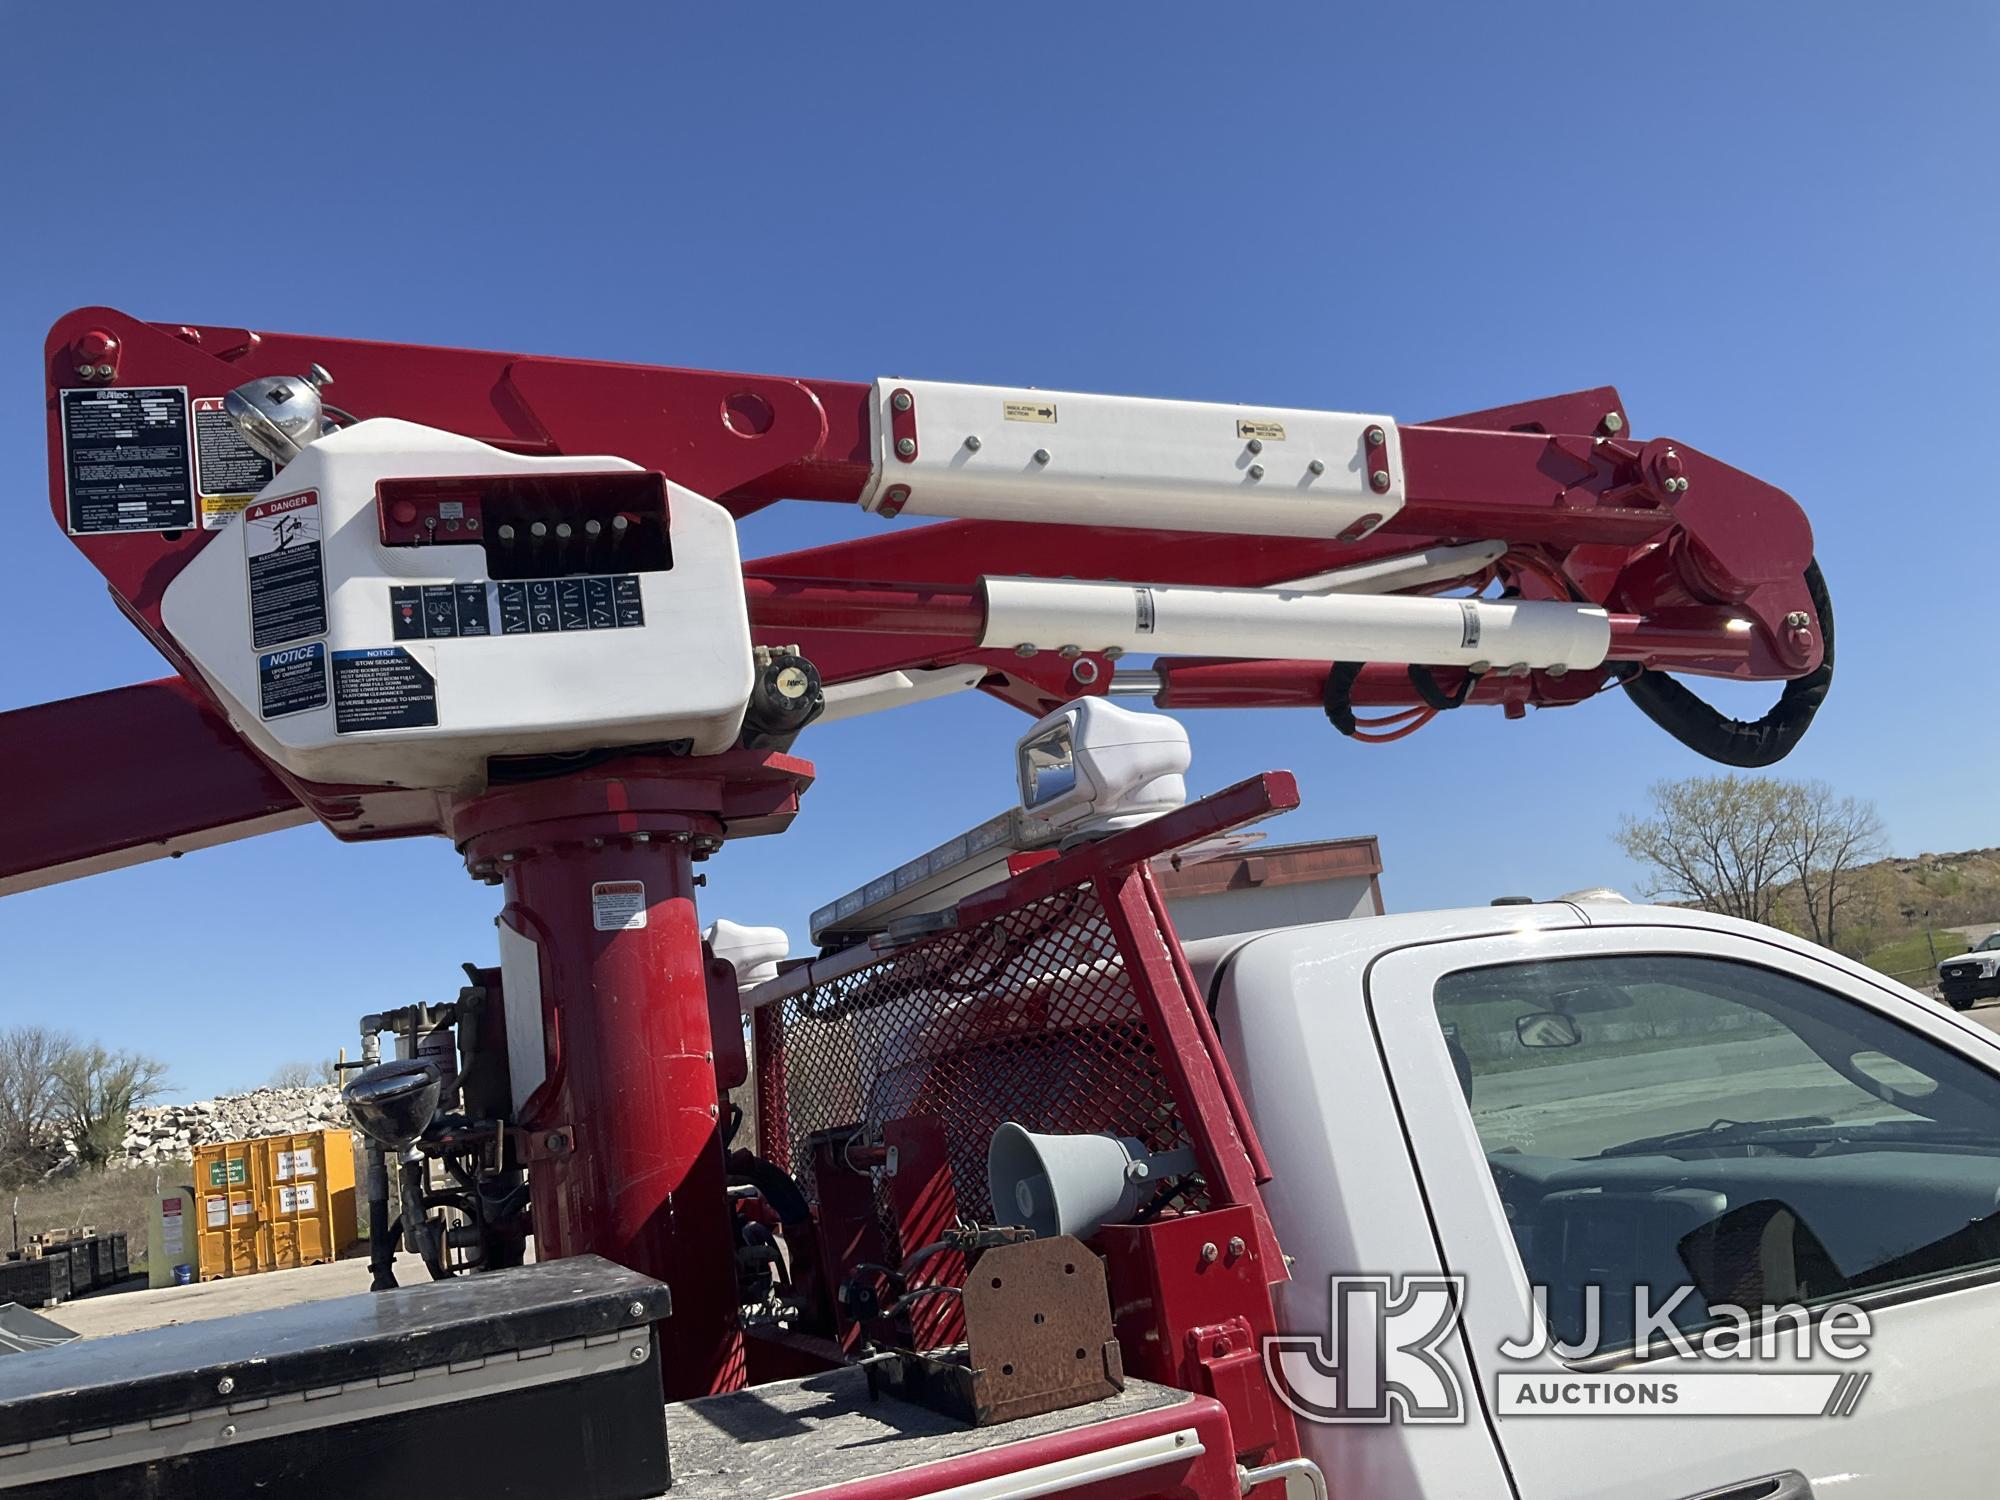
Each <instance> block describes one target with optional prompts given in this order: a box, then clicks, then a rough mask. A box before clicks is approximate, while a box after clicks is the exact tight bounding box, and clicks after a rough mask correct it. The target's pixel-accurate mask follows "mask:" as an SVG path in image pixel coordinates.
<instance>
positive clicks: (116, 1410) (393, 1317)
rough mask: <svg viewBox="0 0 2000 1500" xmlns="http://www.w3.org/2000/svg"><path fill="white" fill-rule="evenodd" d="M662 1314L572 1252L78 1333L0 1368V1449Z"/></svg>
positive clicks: (635, 1279) (643, 1285)
mask: <svg viewBox="0 0 2000 1500" xmlns="http://www.w3.org/2000/svg"><path fill="white" fill-rule="evenodd" d="M267 1274H269V1275H273V1276H283V1275H285V1274H286V1273H285V1272H283V1271H274V1272H269V1273H267ZM635 1304H636V1305H638V1307H639V1311H638V1312H637V1313H634V1312H633V1311H632V1308H633V1306H634V1305H635ZM669 1310H670V1301H669V1298H668V1294H667V1289H666V1287H664V1286H662V1285H661V1284H660V1283H659V1282H657V1281H654V1280H653V1279H652V1278H651V1277H648V1276H641V1275H639V1274H638V1273H637V1272H636V1271H628V1270H626V1269H625V1268H624V1267H623V1266H617V1265H613V1264H612V1263H611V1262H610V1261H608V1260H603V1259H600V1258H599V1257H597V1256H595V1255H579V1256H572V1257H569V1258H567V1259H564V1260H551V1261H541V1262H538V1263H536V1264H534V1265H530V1266H521V1267H518V1268H516V1269H513V1270H508V1271H493V1272H488V1273H485V1274H481V1275H472V1276H460V1277H454V1278H453V1279H451V1280H450V1281H433V1282H426V1283H422V1284H419V1285H416V1286H406V1287H399V1288H397V1289H395V1290H394V1291H387V1292H363V1293H361V1294H360V1295H359V1296H354V1297H337V1298H333V1299H330V1300H328V1301H323V1302H306V1303H301V1304H299V1305H298V1306H296V1307H280V1308H273V1309H271V1310H269V1311H266V1312H254V1313H240V1314H238V1315H236V1316H234V1317H227V1318H208V1319H204V1320H202V1321H200V1322H195V1323H181V1324H177V1325H175V1326H173V1327H170V1328H149V1329H146V1330H144V1331H142V1332H139V1333H124V1334H117V1335H114V1336H112V1337H109V1338H87V1339H78V1340H77V1341H76V1342H75V1343H72V1344H64V1345H62V1346H61V1347H60V1348H56V1349H44V1350H40V1351H38V1352H36V1353H33V1354H28V1355H23V1356H21V1357H19V1358H15V1359H6V1360H0V1445H4V1444H11V1443H21V1442H27V1441H29V1440H30V1439H33V1438H40V1437H50V1436H53V1435H55V1434H57V1433H69V1432H87V1431H92V1430H94V1429H97V1428H102V1427H112V1426H117V1425H119V1424H122V1423H126V1422H138V1421H146V1420H149V1419H151V1418H154V1417H162V1416H173V1415H178V1414H180V1413H183V1412H193V1411H200V1410H203V1409H205V1408H208V1407H215V1406H222V1405H227V1404H229V1403H232V1402H245V1401H255V1400H258V1399H259V1398H261V1397H269V1396H278V1395H284V1394H287V1393H289V1392H293V1391H304V1390H317V1389H320V1388H323V1387H326V1386H335V1385H341V1384H344V1383H346V1382H348V1381H354V1380H366V1379H372V1378H375V1377H379V1376H383V1375H396V1374H402V1373H404V1372H406V1371H411V1370H420V1369H426V1368H429V1367H430V1366H433V1365H443V1364H454V1363H463V1362H465V1361H468V1360H474V1359H481V1358H485V1357H487V1356H490V1355H495V1354H502V1353H508V1352H511V1351H513V1350H517V1349H530V1348H536V1347H539V1346H541V1345H544V1344H554V1343H561V1342H562V1341H564V1340H566V1339H576V1338H588V1337H591V1336H593V1335H598V1334H606V1333H616V1332H617V1331H619V1330H620V1329H625V1328H632V1327H636V1326H638V1325H639V1324H642V1323H652V1322H657V1321H658V1320H659V1319H661V1318H664V1317H666V1316H667V1314H668V1312H669ZM225 1376H227V1377H228V1378H229V1380H230V1382H231V1384H230V1387H229V1389H228V1391H227V1392H226V1393H224V1392H222V1391H220V1390H218V1383H219V1382H220V1381H221V1380H222V1379H223V1378H224V1377H225Z"/></svg>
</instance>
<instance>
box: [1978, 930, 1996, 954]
mask: <svg viewBox="0 0 2000 1500" xmlns="http://www.w3.org/2000/svg"><path fill="white" fill-rule="evenodd" d="M1996 948H2000V932H1995V933H1990V934H1988V935H1987V937H1986V938H1985V939H1984V940H1983V941H1982V942H1981V943H1980V944H1979V946H1978V947H1976V948H1974V949H1973V950H1972V951H1973V952H1974V953H1991V952H1993V951H1994V950H1995V949H1996Z"/></svg>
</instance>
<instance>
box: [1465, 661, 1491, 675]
mask: <svg viewBox="0 0 2000 1500" xmlns="http://www.w3.org/2000/svg"><path fill="white" fill-rule="evenodd" d="M1465 670H1466V671H1468V672H1470V673H1471V674H1472V675H1473V676H1474V677H1480V676H1483V675H1485V674H1486V673H1488V672H1490V671H1492V670H1493V663H1492V662H1490V661H1476V662H1474V663H1473V664H1472V665H1471V666H1469V667H1467V668H1466V669H1465Z"/></svg>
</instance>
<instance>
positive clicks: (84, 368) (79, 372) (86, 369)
mask: <svg viewBox="0 0 2000 1500" xmlns="http://www.w3.org/2000/svg"><path fill="white" fill-rule="evenodd" d="M96 373H97V366H96V365H78V366H77V367H76V378H77V379H78V380H89V379H90V378H91V377H92V376H93V375H95V374H96Z"/></svg>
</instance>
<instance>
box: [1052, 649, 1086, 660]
mask: <svg viewBox="0 0 2000 1500" xmlns="http://www.w3.org/2000/svg"><path fill="white" fill-rule="evenodd" d="M1056 649H1057V651H1058V652H1059V653H1060V654H1061V655H1062V656H1064V657H1065V658H1067V659H1068V660H1070V661H1075V660H1076V659H1077V658H1078V657H1079V656H1081V655H1083V647H1081V646H1059V647H1057V648H1056Z"/></svg>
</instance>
